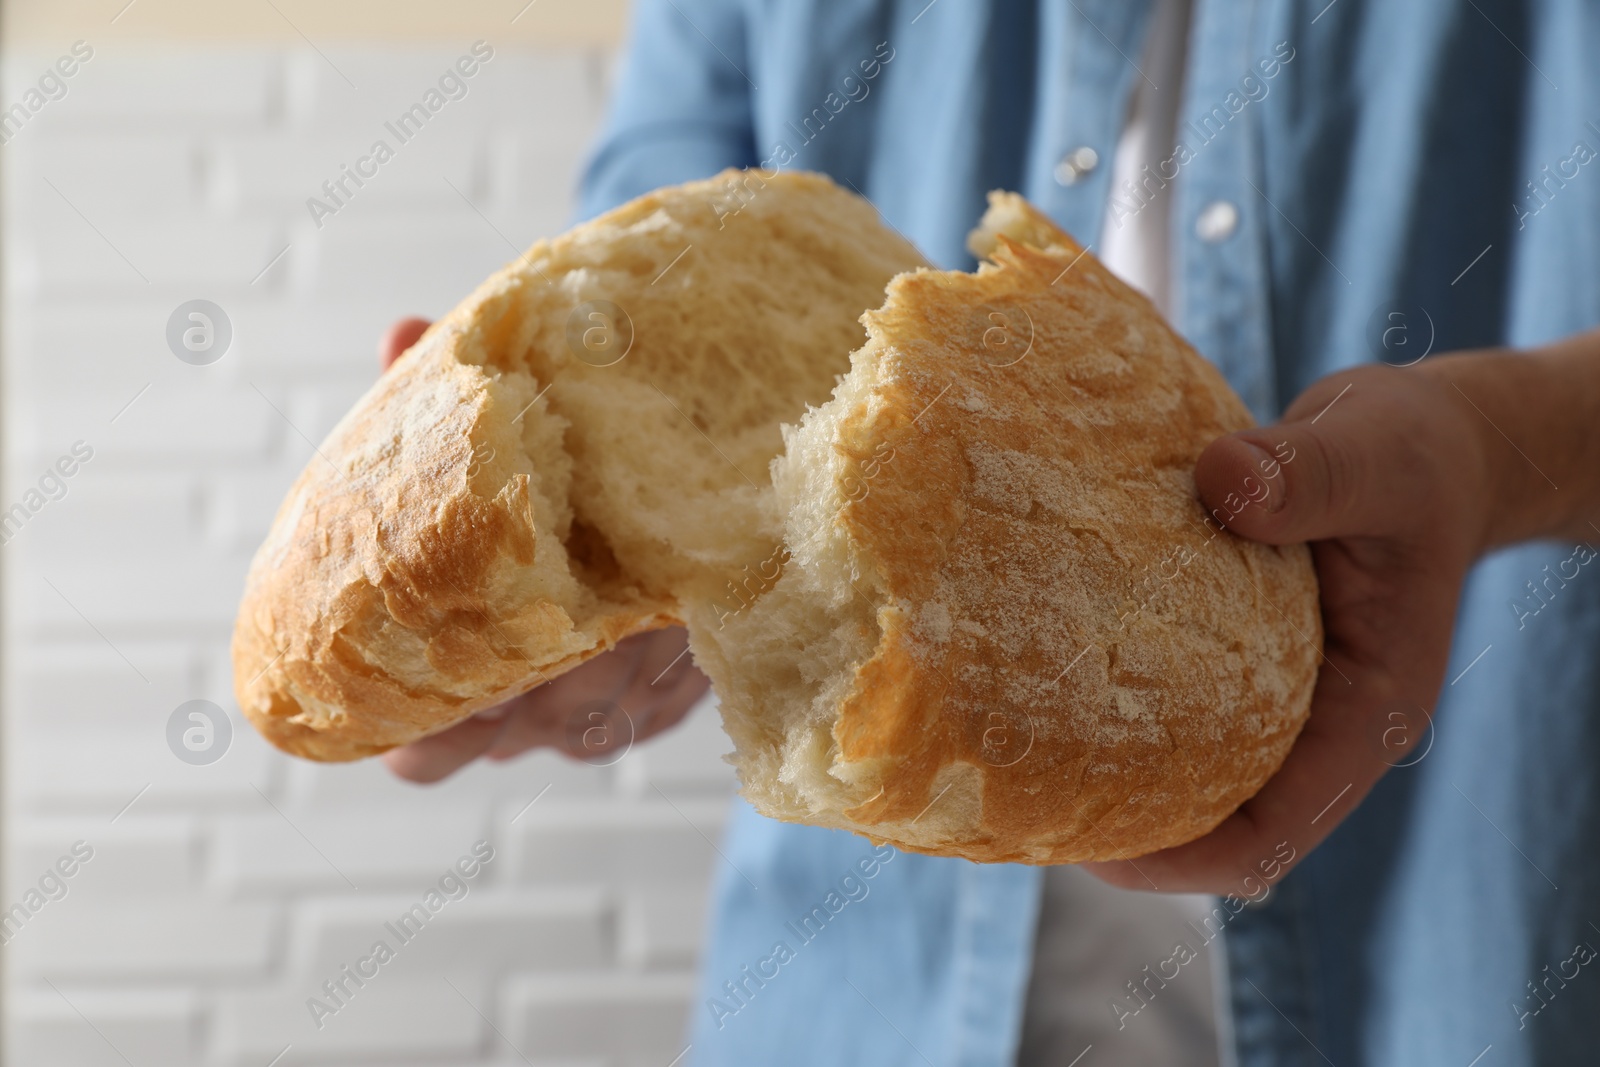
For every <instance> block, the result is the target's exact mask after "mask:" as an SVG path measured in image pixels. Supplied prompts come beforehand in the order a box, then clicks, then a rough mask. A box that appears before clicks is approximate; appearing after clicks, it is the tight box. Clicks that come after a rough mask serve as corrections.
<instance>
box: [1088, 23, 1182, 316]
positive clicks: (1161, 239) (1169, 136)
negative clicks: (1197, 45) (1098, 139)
mask: <svg viewBox="0 0 1600 1067" xmlns="http://www.w3.org/2000/svg"><path fill="white" fill-rule="evenodd" d="M1188 30H1189V0H1156V3H1155V8H1154V10H1152V11H1151V12H1150V27H1149V30H1148V34H1149V36H1147V37H1146V38H1145V46H1144V51H1143V54H1142V56H1141V57H1140V60H1139V70H1140V75H1139V77H1138V80H1137V81H1135V82H1134V91H1133V100H1132V101H1131V102H1130V104H1129V107H1128V121H1127V124H1126V125H1125V126H1123V128H1122V136H1121V137H1120V138H1119V139H1118V141H1117V150H1116V153H1115V154H1114V155H1113V157H1112V161H1111V193H1110V195H1111V197H1113V198H1115V199H1118V200H1120V201H1121V202H1122V204H1123V205H1124V208H1122V209H1118V208H1114V207H1108V209H1107V211H1106V215H1105V222H1104V223H1103V224H1102V225H1101V228H1100V242H1099V246H1098V247H1097V248H1096V249H1095V251H1096V253H1097V254H1098V255H1099V256H1100V261H1101V262H1102V263H1104V264H1105V265H1106V266H1107V267H1109V268H1111V270H1112V271H1113V272H1114V273H1115V274H1117V276H1119V277H1120V278H1122V280H1123V281H1125V282H1127V283H1128V284H1129V285H1131V286H1133V287H1134V288H1135V289H1138V290H1140V291H1141V292H1143V293H1144V294H1145V295H1146V296H1148V297H1149V298H1150V299H1151V301H1152V302H1154V304H1155V305H1156V307H1158V308H1160V309H1161V313H1162V314H1163V315H1167V316H1169V317H1170V316H1171V313H1172V301H1171V290H1172V286H1171V276H1170V272H1169V270H1168V255H1167V244H1168V237H1167V235H1168V233H1169V232H1170V226H1169V224H1170V221H1171V218H1172V212H1171V206H1172V184H1173V183H1171V182H1167V183H1166V184H1165V185H1164V186H1159V182H1160V178H1159V175H1157V176H1156V180H1155V182H1149V181H1146V182H1145V184H1144V185H1143V186H1142V187H1141V185H1140V179H1141V178H1143V177H1144V174H1143V171H1144V168H1145V167H1146V166H1147V165H1148V166H1149V168H1150V173H1151V174H1153V175H1154V174H1156V171H1157V167H1158V165H1159V164H1160V163H1162V162H1164V161H1166V160H1168V159H1170V158H1171V157H1172V153H1173V147H1174V145H1175V143H1176V141H1177V130H1178V104H1179V101H1180V100H1181V99H1182V96H1183V68H1184V62H1183V61H1184V53H1185V52H1186V51H1187V46H1188ZM1130 204H1131V205H1134V206H1135V207H1136V208H1137V210H1135V211H1133V212H1132V213H1131V214H1130V213H1127V211H1126V210H1125V206H1126V205H1130Z"/></svg>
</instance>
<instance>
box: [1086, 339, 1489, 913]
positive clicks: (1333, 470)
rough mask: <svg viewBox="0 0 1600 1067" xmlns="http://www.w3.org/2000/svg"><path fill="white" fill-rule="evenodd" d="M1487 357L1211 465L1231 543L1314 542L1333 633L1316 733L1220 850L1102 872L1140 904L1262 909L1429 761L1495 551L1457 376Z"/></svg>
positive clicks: (1290, 416) (1191, 846) (1231, 439)
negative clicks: (1465, 597) (1144, 900)
mask: <svg viewBox="0 0 1600 1067" xmlns="http://www.w3.org/2000/svg"><path fill="white" fill-rule="evenodd" d="M1479 358H1484V357H1478V356H1458V357H1447V358H1443V359H1438V360H1437V361H1430V362H1429V363H1428V364H1426V365H1419V366H1417V367H1414V368H1407V369H1396V368H1392V367H1364V368H1361V369H1358V370H1353V371H1347V372H1344V373H1340V374H1335V375H1333V376H1331V377H1329V378H1325V379H1323V380H1322V381H1320V382H1318V383H1316V384H1315V385H1313V386H1312V387H1311V388H1310V389H1308V390H1307V391H1306V392H1305V393H1304V394H1303V395H1301V397H1300V398H1299V399H1298V400H1296V401H1295V402H1294V404H1293V405H1292V406H1291V407H1290V408H1289V410H1288V411H1287V412H1285V414H1284V418H1283V421H1282V422H1281V423H1279V424H1278V425H1276V426H1265V427H1259V428H1255V429H1250V430H1245V431H1242V432H1240V433H1236V434H1232V435H1230V436H1228V437H1223V438H1220V439H1218V440H1216V441H1214V442H1212V444H1211V445H1210V447H1208V448H1207V449H1206V450H1205V452H1204V453H1203V454H1202V455H1201V456H1200V460H1199V462H1198V464H1197V465H1196V467H1195V482H1196V485H1197V487H1198V489H1199V491H1200V496H1201V498H1202V500H1204V502H1205V505H1206V508H1207V509H1208V510H1211V509H1220V512H1217V513H1218V514H1220V515H1222V516H1225V517H1226V516H1229V515H1232V517H1231V518H1229V519H1228V521H1227V526H1228V528H1229V529H1231V530H1232V531H1233V532H1234V533H1236V534H1239V535H1240V536H1242V537H1247V538H1249V539H1251V540H1254V541H1262V542H1265V543H1267V544H1275V545H1277V544H1291V543H1294V542H1298V541H1309V542H1311V551H1312V557H1313V559H1314V560H1315V563H1316V568H1317V578H1318V582H1319V584H1320V586H1321V598H1322V620H1323V627H1324V630H1325V642H1324V653H1325V658H1324V661H1323V665H1322V668H1321V672H1320V673H1319V675H1318V677H1317V686H1316V692H1315V696H1314V697H1313V699H1312V702H1311V716H1310V718H1309V720H1308V721H1307V722H1306V725H1305V728H1304V730H1303V731H1302V732H1301V734H1300V736H1299V738H1298V739H1297V740H1296V741H1295V745H1294V748H1293V750H1292V751H1291V752H1290V753H1289V756H1288V759H1287V760H1286V761H1285V762H1284V764H1283V766H1282V768H1281V769H1279V771H1278V773H1277V774H1276V775H1274V776H1273V778H1272V779H1271V780H1269V781H1268V782H1267V784H1266V785H1265V786H1264V787H1263V788H1262V789H1261V791H1260V792H1259V793H1257V794H1256V795H1255V796H1254V797H1253V798H1251V799H1250V800H1248V801H1246V802H1245V803H1244V805H1243V806H1242V807H1240V808H1239V810H1238V811H1237V812H1235V813H1234V814H1233V815H1232V816H1230V817H1229V818H1228V819H1226V820H1225V821H1224V822H1223V823H1222V824H1221V825H1220V826H1218V827H1217V828H1216V829H1215V830H1213V831H1212V832H1211V833H1210V834H1208V835H1206V836H1205V837H1202V838H1200V839H1199V840H1196V841H1191V842H1189V843H1188V844H1186V845H1180V846H1178V847H1176V848H1170V849H1166V850H1164V851H1161V852H1157V853H1154V854H1152V855H1148V856H1141V857H1139V858H1138V859H1134V860H1127V861H1119V862H1108V863H1095V864H1088V865H1087V866H1088V868H1089V869H1090V871H1091V872H1092V873H1094V874H1095V875H1097V876H1098V877H1100V878H1102V879H1104V880H1105V881H1107V882H1110V883H1112V884H1113V885H1118V886H1122V887H1124V888H1127V889H1148V888H1150V886H1151V884H1152V883H1153V884H1154V885H1155V886H1156V887H1157V888H1159V889H1160V890H1162V891H1172V892H1197V891H1199V892H1211V893H1218V894H1233V895H1235V896H1249V897H1256V896H1257V895H1258V894H1259V893H1260V891H1261V887H1262V885H1263V884H1265V883H1269V882H1272V881H1275V880H1276V879H1277V878H1279V877H1281V876H1282V874H1283V873H1284V872H1285V871H1287V870H1288V868H1289V867H1291V866H1293V864H1294V862H1295V860H1298V859H1300V858H1303V857H1304V856H1305V855H1306V853H1308V852H1310V851H1311V849H1312V848H1314V847H1315V846H1316V845H1317V844H1318V843H1320V842H1321V841H1322V839H1323V838H1324V837H1326V836H1327V835H1328V834H1329V833H1330V832H1331V831H1332V830H1333V828H1334V827H1335V826H1337V825H1338V823H1339V821H1340V820H1341V819H1343V818H1344V817H1345V816H1346V815H1347V814H1349V813H1350V811H1351V810H1352V809H1353V808H1355V806H1356V805H1357V804H1359V803H1360V802H1361V799H1362V798H1363V797H1364V796H1366V794H1367V791H1368V790H1369V789H1371V788H1372V786H1373V784H1374V783H1375V782H1377V780H1378V779H1379V778H1380V777H1382V775H1383V774H1384V772H1385V771H1387V770H1389V768H1390V767H1391V766H1394V765H1397V764H1400V763H1403V762H1406V761H1407V760H1408V759H1414V758H1417V756H1418V752H1417V751H1413V750H1415V749H1419V748H1420V743H1421V742H1422V740H1423V738H1424V737H1425V736H1426V731H1427V726H1428V723H1429V716H1430V715H1431V713H1432V710H1433V706H1434V702H1435V701H1436V700H1437V699H1438V695H1439V690H1440V686H1441V684H1442V682H1443V678H1444V672H1445V667H1446V664H1447V662H1448V660H1449V656H1450V635H1451V629H1452V626H1453V623H1454V619H1455V611H1456V600H1457V597H1458V595H1459V592H1460V589H1461V585H1462V581H1463V579H1464V577H1465V575H1466V572H1467V569H1468V567H1470V566H1471V564H1472V562H1473V561H1474V560H1475V559H1476V558H1477V557H1478V555H1479V554H1480V553H1481V552H1482V551H1483V550H1484V549H1485V547H1487V545H1488V544H1489V540H1490V530H1489V523H1490V514H1491V511H1492V504H1493V498H1492V496H1491V490H1492V488H1493V486H1492V485H1491V482H1490V478H1489V473H1490V468H1491V464H1490V462H1489V458H1488V456H1487V454H1486V453H1487V450H1488V448H1489V442H1488V441H1487V440H1486V438H1485V434H1484V431H1489V432H1491V433H1492V432H1493V431H1492V430H1490V428H1489V427H1488V426H1487V425H1486V424H1484V423H1483V419H1482V417H1481V416H1480V415H1479V414H1476V413H1474V411H1473V409H1472V408H1471V407H1470V406H1469V405H1468V404H1466V403H1463V402H1462V400H1463V397H1462V394H1461V393H1460V392H1458V390H1457V388H1456V387H1455V386H1454V385H1453V384H1451V381H1450V372H1451V371H1453V370H1454V369H1455V368H1453V367H1451V366H1450V364H1451V363H1452V362H1455V361H1460V360H1472V359H1479ZM1269 610H1270V609H1269Z"/></svg>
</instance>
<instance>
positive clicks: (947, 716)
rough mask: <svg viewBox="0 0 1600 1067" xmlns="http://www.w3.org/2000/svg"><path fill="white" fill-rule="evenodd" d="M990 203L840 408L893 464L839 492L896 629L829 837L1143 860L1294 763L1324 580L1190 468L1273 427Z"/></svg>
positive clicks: (1156, 328)
mask: <svg viewBox="0 0 1600 1067" xmlns="http://www.w3.org/2000/svg"><path fill="white" fill-rule="evenodd" d="M992 200H993V202H994V205H995V206H994V208H993V209H992V212H991V218H992V219H993V220H994V222H995V224H996V225H998V226H1001V227H1002V228H1003V229H1004V230H1005V231H1008V232H1009V234H1010V236H1008V235H1007V233H1006V232H1002V233H1000V234H998V235H991V236H990V237H989V238H988V239H986V240H984V243H985V245H986V246H988V247H990V248H992V258H993V262H992V263H987V264H985V265H984V266H982V268H981V269H980V270H979V272H978V273H976V274H965V273H961V272H954V271H932V270H924V271H917V272H913V273H910V274H905V275H902V276H900V277H898V278H896V279H895V280H894V281H893V282H892V283H891V284H890V286H889V298H888V301H887V303H886V304H885V305H884V306H883V308H882V309H881V310H879V311H876V312H872V313H869V314H868V315H867V316H866V317H865V321H866V322H867V324H868V329H869V333H870V337H871V339H870V341H869V342H868V344H867V346H866V347H865V348H864V349H863V350H862V351H861V352H858V353H857V356H856V366H857V370H856V372H855V373H856V374H861V373H864V371H863V369H862V368H863V367H870V368H871V370H872V373H873V374H874V375H875V384H874V386H873V387H872V388H871V389H870V390H869V391H867V392H865V393H864V394H858V395H856V396H855V397H854V398H853V402H852V403H851V405H850V406H849V407H848V408H847V409H845V410H842V411H833V412H831V413H830V412H826V411H825V412H824V413H823V415H824V418H823V420H822V421H823V422H825V423H826V424H827V425H828V426H829V427H830V428H831V433H832V435H833V447H834V449H835V450H836V452H837V453H838V454H839V455H840V456H841V457H843V462H842V463H840V464H839V465H838V468H837V469H839V470H843V471H860V470H862V469H864V465H866V464H868V463H869V462H870V461H872V459H873V458H874V457H876V458H877V460H878V461H879V467H880V468H881V470H879V471H878V472H877V473H876V474H875V475H874V477H872V478H871V479H870V480H869V481H868V482H867V483H866V485H865V488H864V491H863V489H862V487H861V486H860V485H847V484H839V483H836V484H835V486H834V487H833V488H834V492H835V493H836V494H837V495H838V510H837V516H836V520H835V521H836V523H837V524H839V525H840V526H841V527H842V529H843V530H844V531H845V533H846V535H847V537H848V540H849V545H850V549H851V553H852V559H853V562H854V564H855V568H856V570H857V571H858V572H859V578H858V579H857V580H856V581H855V586H856V589H857V592H858V594H859V595H861V596H863V597H866V598H868V599H870V601H871V603H872V605H873V606H874V607H875V609H876V618H877V625H878V628H879V631H880V632H879V636H878V639H877V643H876V648H875V650H874V652H873V654H872V655H871V656H870V658H868V659H867V660H866V661H865V662H863V663H861V664H860V665H859V667H858V668H857V670H856V674H855V679H854V684H853V686H852V687H851V689H850V690H849V692H848V695H847V696H846V697H845V699H844V700H843V701H842V704H841V706H840V708H839V710H838V717H837V721H836V722H835V723H834V726H833V741H834V744H835V746H836V750H835V752H834V754H833V770H832V771H831V772H830V773H831V774H832V775H833V776H835V777H838V778H843V779H846V780H848V781H850V782H851V783H852V793H853V794H854V796H855V797H856V798H857V800H856V802H855V803H853V804H851V805H849V806H842V807H840V808H839V809H837V810H834V811H820V812H813V813H811V814H810V815H807V816H804V817H805V818H807V819H815V820H816V821H823V822H827V823H829V824H831V825H837V826H842V827H846V828H849V829H853V830H856V831H857V832H861V833H865V834H867V835H868V836H870V837H873V838H874V839H878V840H887V841H890V842H892V843H894V844H895V845H897V846H899V847H901V848H906V849H910V850H913V851H921V852H930V853H935V854H941V855H959V856H965V857H967V858H969V859H974V860H980V861H986V862H999V861H1024V862H1034V863H1041V862H1048V863H1061V862H1078V861H1084V860H1103V859H1115V858H1119V857H1131V856H1138V855H1140V854H1143V853H1146V852H1150V851H1153V850H1155V849H1159V848H1163V847H1167V846H1171V845H1176V844H1179V843H1181V842H1184V841H1188V840H1191V839H1193V838H1195V837H1197V836H1200V835H1201V834H1203V833H1205V832H1206V831H1208V830H1210V829H1211V828H1213V827H1214V826H1215V825H1216V824H1217V823H1218V822H1220V821H1221V820H1222V819H1223V818H1225V817H1226V816H1227V815H1228V814H1229V813H1231V812H1232V811H1233V810H1234V809H1235V808H1236V807H1237V806H1238V805H1239V804H1240V803H1242V802H1243V801H1244V800H1245V799H1246V798H1248V797H1249V796H1251V795H1252V794H1253V793H1254V792H1255V791H1256V790H1257V789H1259V788H1260V786H1261V785H1262V783H1264V782H1265V781H1266V779H1267V778H1268V777H1270V775H1271V774H1272V773H1273V772H1274V771H1275V770H1276V769H1277V767H1278V766H1279V765H1280V763H1281V762H1282V760H1283V758H1284V756H1285V755H1286V754H1287V752H1288V750H1289V747H1290V745H1291V744H1292V743H1293V741H1294V738H1295V736H1296V734H1297V733H1298V731H1299V729H1300V727H1301V725H1302V724H1303V722H1304V721H1305V718H1306V715H1307V710H1308V707H1309V704H1310V699H1311V693H1312V688H1313V686H1314V683H1315V679H1316V673H1317V665H1318V660H1319V657H1320V648H1321V628H1320V619H1319V614H1318V607H1317V592H1316V579H1315V574H1314V572H1313V570H1312V567H1311V563H1310V557H1309V553H1308V552H1307V550H1306V548H1305V547H1304V546H1302V545H1296V546H1291V547H1287V548H1277V547H1271V546H1266V545H1260V544H1254V543H1250V542H1246V541H1243V540H1241V539H1239V538H1236V537H1234V536H1233V535H1232V534H1229V533H1226V532H1218V529H1217V527H1216V524H1215V523H1211V524H1210V525H1208V520H1207V516H1206V514H1205V512H1204V510H1203V508H1202V506H1201V504H1200V503H1199V501H1198V499H1197V497H1196V493H1195V490H1194V485H1193V481H1192V476H1191V472H1192V470H1193V468H1194V463H1195V461H1196V459H1197V458H1198V456H1199V454H1200V452H1201V451H1202V449H1204V447H1205V446H1206V445H1207V444H1208V443H1209V442H1210V441H1211V440H1213V439H1214V438H1216V437H1218V436H1220V435H1222V434H1225V433H1228V432H1231V431H1234V430H1238V429H1241V428H1244V427H1246V426H1248V425H1250V424H1251V419H1250V417H1249V414H1248V412H1247V411H1246V409H1245V408H1244V406H1243V404H1242V403H1241V402H1240V401H1239V400H1238V398H1237V397H1236V396H1235V395H1234V394H1233V392H1232V391H1231V390H1230V389H1229V388H1228V386H1227V384H1226V382H1225V381H1224V380H1223V379H1222V377H1221V375H1220V374H1219V373H1218V372H1217V371H1216V370H1215V369H1214V368H1213V367H1212V366H1211V365H1210V364H1209V363H1207V362H1206V361H1205V360H1203V359H1202V358H1201V357H1200V356H1198V355H1197V354H1196V353H1195V352H1194V351H1193V350H1192V349H1191V348H1190V347H1189V346H1188V344H1186V343H1185V342H1184V341H1183V340H1182V339H1181V338H1180V337H1178V336H1177V335H1176V334H1175V333H1174V332H1173V331H1172V330H1171V329H1170V328H1169V327H1167V325H1166V324H1165V323H1164V322H1163V321H1162V319H1161V318H1160V316H1159V315H1158V314H1157V313H1156V312H1155V310H1154V309H1153V308H1152V307H1151V306H1150V304H1149V302H1148V301H1147V300H1146V299H1145V298H1144V297H1143V296H1141V295H1140V294H1138V293H1136V292H1134V291H1133V290H1132V289H1130V288H1129V287H1127V286H1126V285H1124V284H1122V283H1121V282H1120V281H1119V280H1117V279H1116V278H1115V277H1114V276H1113V275H1111V273H1110V272H1109V271H1107V270H1106V269H1105V268H1104V267H1103V266H1102V265H1101V264H1100V263H1099V262H1098V261H1096V260H1095V258H1094V257H1093V256H1092V255H1090V254H1088V253H1085V252H1084V251H1083V250H1082V249H1081V248H1080V247H1079V246H1078V245H1077V244H1076V243H1075V242H1073V241H1072V239H1071V238H1070V237H1068V236H1067V235H1066V234H1064V233H1062V232H1061V231H1059V230H1058V229H1057V228H1056V227H1054V226H1053V225H1052V224H1051V223H1050V222H1049V221H1048V219H1046V218H1044V217H1043V216H1042V215H1039V214H1038V213H1037V212H1035V211H1034V210H1033V209H1032V208H1031V207H1029V206H1028V205H1026V204H1025V203H1024V202H1023V201H1021V200H1020V198H1016V197H1012V196H1007V195H1001V194H996V195H995V196H994V197H993V198H992ZM986 221H987V220H986ZM836 403H837V401H836ZM885 457H887V458H885ZM813 803H815V800H813ZM758 806H761V805H760V804H759V803H758ZM766 807H768V808H769V809H770V808H773V807H775V805H770V804H769V805H766ZM795 810H796V809H795V808H793V807H790V808H789V810H787V811H782V810H774V811H773V814H777V815H779V816H780V817H788V818H794V817H795Z"/></svg>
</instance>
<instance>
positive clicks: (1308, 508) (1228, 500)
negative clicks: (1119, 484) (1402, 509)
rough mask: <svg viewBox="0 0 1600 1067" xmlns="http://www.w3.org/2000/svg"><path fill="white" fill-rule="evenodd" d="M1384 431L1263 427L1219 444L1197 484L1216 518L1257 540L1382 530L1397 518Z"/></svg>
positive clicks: (1201, 466)
mask: <svg viewBox="0 0 1600 1067" xmlns="http://www.w3.org/2000/svg"><path fill="white" fill-rule="evenodd" d="M1382 436H1383V435H1382V434H1381V432H1377V428H1375V427H1371V426H1361V427H1354V428H1350V427H1342V426H1341V425H1340V424H1339V423H1337V422H1333V421H1331V420H1330V422H1329V423H1328V424H1327V425H1314V424H1312V423H1309V422H1290V423H1281V424H1279V425H1277V426H1263V427H1257V428H1254V429H1249V430H1242V431H1240V432H1239V433H1236V434H1231V435H1229V436H1227V437H1220V438H1218V439H1217V440H1215V441H1213V442H1211V444H1210V445H1209V446H1207V448H1206V450H1205V451H1204V452H1202V453H1201V454H1200V459H1199V461H1198V462H1197V463H1196V464H1195V470H1194V480H1195V487H1196V488H1197V489H1198V490H1199V492H1200V499H1201V501H1202V502H1203V503H1204V504H1205V507H1206V512H1207V514H1208V515H1209V516H1210V519H1211V521H1212V522H1215V523H1217V524H1219V525H1222V526H1226V527H1227V528H1228V529H1230V530H1232V531H1233V532H1235V533H1237V534H1239V535H1240V536H1243V537H1248V538H1250V539H1251V540H1252V541H1263V542H1266V543H1267V544H1274V545H1284V544H1294V543H1297V542H1300V541H1321V540H1326V539H1328V538H1332V537H1342V536H1346V535H1350V534H1356V533H1369V534H1370V533H1376V532H1378V531H1380V530H1382V529H1384V528H1385V526H1386V525H1387V524H1389V523H1392V522H1393V520H1394V517H1395V516H1394V514H1393V512H1394V508H1395V507H1396V506H1403V502H1397V501H1394V500H1392V499H1390V497H1391V496H1392V494H1393V492H1394V485H1395V484H1396V483H1397V481H1398V479H1395V478H1386V477H1384V476H1383V471H1382V469H1381V457H1380V456H1379V454H1378V453H1379V449H1380V445H1379V442H1380V441H1381V440H1382Z"/></svg>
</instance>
